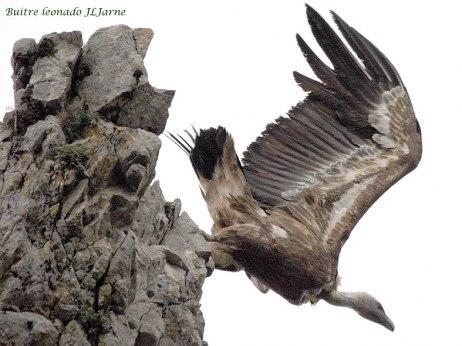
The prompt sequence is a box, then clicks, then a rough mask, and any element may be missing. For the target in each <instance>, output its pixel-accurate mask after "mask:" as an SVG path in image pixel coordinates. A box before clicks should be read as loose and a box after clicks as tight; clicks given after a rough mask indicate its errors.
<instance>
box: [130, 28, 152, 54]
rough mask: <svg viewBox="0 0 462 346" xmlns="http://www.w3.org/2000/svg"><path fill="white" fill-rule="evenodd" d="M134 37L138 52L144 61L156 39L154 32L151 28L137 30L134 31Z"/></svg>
mask: <svg viewBox="0 0 462 346" xmlns="http://www.w3.org/2000/svg"><path fill="white" fill-rule="evenodd" d="M133 37H134V39H135V44H136V50H137V51H138V53H139V54H140V55H141V57H142V58H143V59H144V57H145V56H146V52H147V51H148V48H149V44H150V43H151V40H152V38H153V37H154V31H152V29H150V28H135V29H134V30H133Z"/></svg>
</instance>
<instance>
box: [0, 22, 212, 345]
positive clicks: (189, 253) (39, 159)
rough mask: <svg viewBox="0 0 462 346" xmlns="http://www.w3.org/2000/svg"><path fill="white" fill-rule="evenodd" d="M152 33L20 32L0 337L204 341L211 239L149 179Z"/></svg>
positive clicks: (157, 127) (0, 244)
mask: <svg viewBox="0 0 462 346" xmlns="http://www.w3.org/2000/svg"><path fill="white" fill-rule="evenodd" d="M152 37H153V33H152V31H151V30H150V29H134V30H133V29H131V28H129V27H127V26H124V25H118V26H113V27H108V28H102V29H99V30H97V31H96V32H95V33H94V34H93V35H92V36H91V37H90V38H89V40H88V42H87V43H86V44H85V45H83V42H82V36H81V33H80V32H77V31H74V32H64V33H59V34H57V33H53V34H49V35H45V36H44V37H42V39H41V40H40V41H39V42H38V43H36V42H35V41H34V40H33V39H21V40H19V41H17V42H16V43H15V45H14V48H13V55H12V59H11V63H12V66H13V82H14V91H15V110H13V111H12V112H8V113H6V114H5V116H4V119H3V123H0V174H1V175H0V215H1V216H0V309H1V311H0V344H1V345H4V344H6V345H27V344H35V345H56V344H59V345H91V344H92V345H95V344H100V345H202V344H203V341H202V335H203V329H204V320H203V318H202V314H201V311H200V304H199V300H200V297H201V286H202V284H203V282H204V279H205V277H206V276H207V275H209V274H210V273H211V271H212V270H213V262H212V260H211V258H210V249H209V247H208V244H207V243H206V241H205V240H204V238H203V236H202V233H201V231H200V230H199V229H198V228H197V226H196V225H195V224H194V222H193V221H192V220H191V219H190V218H189V216H188V215H187V214H186V213H185V212H183V213H181V212H180V209H181V205H180V202H179V201H178V200H175V201H174V202H166V201H165V200H164V197H163V196H162V192H161V190H160V187H159V183H158V182H155V183H153V184H151V183H152V180H153V178H154V176H155V166H156V161H157V157H158V154H159V150H160V147H161V142H160V140H159V138H158V137H157V136H158V135H159V134H160V133H161V132H162V131H163V130H164V127H165V123H166V121H167V118H168V108H169V106H170V103H171V101H172V98H173V95H174V92H173V91H170V90H161V89H156V88H154V87H152V86H151V85H150V84H149V82H148V74H147V71H146V69H145V67H144V64H143V59H144V57H145V54H146V51H147V49H148V46H149V43H150V41H151V39H152Z"/></svg>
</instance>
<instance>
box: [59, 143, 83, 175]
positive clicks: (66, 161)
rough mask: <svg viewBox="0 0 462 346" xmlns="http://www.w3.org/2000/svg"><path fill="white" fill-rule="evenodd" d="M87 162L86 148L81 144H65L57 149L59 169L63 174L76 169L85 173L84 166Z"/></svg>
mask: <svg viewBox="0 0 462 346" xmlns="http://www.w3.org/2000/svg"><path fill="white" fill-rule="evenodd" d="M87 160H88V156H87V154H86V152H85V147H84V146H83V145H81V144H65V145H62V146H60V147H58V148H57V149H56V161H57V162H58V169H59V170H60V171H61V172H63V173H64V172H66V171H68V170H70V169H74V168H77V169H78V170H79V171H81V172H84V171H85V168H84V166H83V164H84V163H85V161H87Z"/></svg>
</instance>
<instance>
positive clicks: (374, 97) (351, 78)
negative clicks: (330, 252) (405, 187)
mask: <svg viewBox="0 0 462 346" xmlns="http://www.w3.org/2000/svg"><path fill="white" fill-rule="evenodd" d="M307 15H308V21H309V24H310V26H311V29H312V32H313V34H314V36H315V38H316V40H317V41H318V43H319V45H320V46H321V48H322V49H323V50H324V52H325V53H326V55H327V56H328V58H329V59H330V61H331V63H332V65H333V69H332V68H330V67H329V66H327V65H326V64H325V63H324V62H322V61H321V60H320V59H319V58H318V57H317V56H316V55H315V54H314V52H313V51H312V50H311V49H310V48H309V47H308V45H307V44H306V43H305V41H303V39H302V38H301V37H300V36H298V35H297V41H298V44H299V46H300V48H301V50H302V52H303V54H304V56H305V58H306V60H307V62H308V63H309V65H310V66H311V68H312V69H313V71H314V73H315V74H316V76H317V77H318V78H319V80H320V81H316V80H313V79H311V78H308V77H306V76H304V75H302V74H300V73H297V72H294V77H295V80H296V81H297V83H298V84H299V85H300V86H301V87H302V88H303V89H304V90H305V91H307V92H308V93H309V95H308V96H307V97H306V99H305V100H304V101H302V102H300V103H299V104H298V105H296V106H295V107H294V108H293V109H291V110H290V111H289V113H288V117H280V118H279V119H277V120H276V121H275V123H272V124H269V125H268V126H267V128H266V130H265V131H264V132H263V133H262V135H261V136H260V137H258V138H257V140H256V141H255V142H253V143H252V144H251V145H250V146H249V147H248V149H247V151H246V152H245V153H244V160H243V162H244V172H245V176H246V178H247V180H248V183H249V185H250V187H251V190H252V194H253V195H254V197H255V199H257V200H258V201H259V202H260V203H261V204H262V205H263V206H264V207H265V208H267V209H274V208H279V207H280V206H281V205H282V204H284V203H287V202H288V201H300V202H303V203H306V204H308V205H310V204H316V203H320V202H319V201H322V203H323V205H324V208H326V209H325V212H324V215H325V218H326V220H325V223H326V225H327V224H329V223H330V226H329V227H327V226H326V227H327V228H329V232H327V233H329V234H326V241H328V242H332V241H334V242H336V241H337V242H338V239H340V238H341V239H344V238H345V236H346V235H345V234H342V233H345V232H346V233H348V234H349V231H350V230H351V228H352V227H353V226H354V224H355V223H356V221H357V220H358V219H359V218H360V217H361V216H362V214H363V213H364V212H365V210H367V208H368V207H369V206H370V205H371V204H372V203H373V202H374V201H375V200H376V199H377V198H378V197H379V196H380V195H381V194H382V193H383V192H384V191H385V190H386V189H387V188H388V187H389V186H391V185H392V184H393V183H395V182H396V181H397V180H399V178H400V177H402V176H403V175H405V174H406V173H408V172H409V171H410V170H412V169H413V168H414V167H415V166H416V165H417V163H418V162H419V160H420V156H421V137H420V128H419V125H418V122H417V120H416V118H415V116H414V112H413V110H412V105H411V102H410V99H409V96H408V94H407V92H406V89H405V87H404V85H403V83H402V81H401V78H400V76H399V75H398V73H397V71H396V69H395V68H394V67H393V65H392V64H391V63H390V61H389V60H388V59H387V58H386V57H385V56H384V55H383V54H382V53H381V52H380V51H379V50H378V49H377V48H376V47H375V46H374V45H373V44H372V43H370V42H369V41H368V40H367V39H366V38H364V37H363V36H362V35H361V34H359V33H358V32H357V31H356V30H355V29H353V28H351V27H350V26H348V25H347V24H346V23H345V22H344V21H343V20H342V19H341V18H340V17H338V16H337V15H336V14H334V19H335V21H336V23H337V25H338V27H339V29H340V31H341V33H342V34H343V36H344V37H345V39H346V40H347V42H348V44H349V45H350V47H351V48H352V49H353V50H354V52H355V53H356V55H357V56H358V57H359V59H360V60H361V61H359V60H358V59H357V58H356V57H355V56H354V55H353V54H352V53H351V51H350V50H349V49H348V48H347V46H346V45H345V44H344V43H343V41H342V40H341V39H340V38H339V37H338V36H337V34H336V33H335V32H334V31H333V30H332V29H331V28H330V26H329V25H328V24H327V23H326V22H325V21H324V20H323V19H322V17H321V16H320V15H319V14H318V13H317V12H315V11H314V10H313V9H312V8H311V7H309V6H307ZM384 172H385V173H387V174H385V176H386V178H385V177H384ZM378 179H381V184H382V185H380V187H378V185H377V184H378V181H377V180H378ZM371 189H373V190H371ZM366 190H367V193H368V194H369V195H368V198H363V195H364V193H365V191H366ZM361 198H363V200H361ZM335 203H337V204H336V207H337V209H338V207H339V205H342V208H341V209H342V211H341V213H340V214H339V212H338V210H337V209H336V208H335V207H334V206H335V205H334V204H335ZM359 205H360V206H361V208H359V207H358V206H359ZM355 207H357V208H355ZM348 208H349V209H348ZM356 209H358V210H357V211H355V212H354V213H353V212H352V211H354V210H356ZM345 216H348V217H349V218H350V219H351V220H349V222H348V225H342V226H343V227H337V226H338V225H337V224H340V223H342V222H345V220H344V217H345ZM339 229H341V230H339ZM336 232H337V233H339V234H336V235H335V233H336ZM332 237H333V238H335V239H334V240H332ZM337 238H338V239H337Z"/></svg>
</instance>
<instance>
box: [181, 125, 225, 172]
mask: <svg viewBox="0 0 462 346" xmlns="http://www.w3.org/2000/svg"><path fill="white" fill-rule="evenodd" d="M227 136H228V134H227V133H226V130H225V129H224V128H223V127H221V126H219V127H218V128H216V129H215V128H213V127H211V128H209V129H207V130H200V133H199V135H198V136H196V138H195V142H194V148H192V150H191V153H190V155H189V159H190V160H191V164H192V166H193V168H194V170H195V171H196V173H197V175H198V176H200V177H204V178H205V179H207V180H212V178H213V172H214V171H215V167H216V166H217V164H218V163H219V161H220V160H221V158H222V155H223V146H224V144H225V141H226V137H227Z"/></svg>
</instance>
